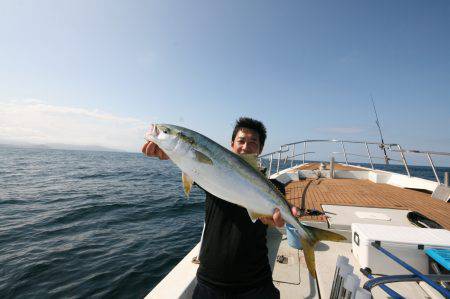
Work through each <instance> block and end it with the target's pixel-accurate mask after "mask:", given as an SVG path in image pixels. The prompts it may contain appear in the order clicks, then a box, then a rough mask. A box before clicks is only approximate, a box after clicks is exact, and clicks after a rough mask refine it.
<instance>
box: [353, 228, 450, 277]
mask: <svg viewBox="0 0 450 299" xmlns="http://www.w3.org/2000/svg"><path fill="white" fill-rule="evenodd" d="M374 241H379V242H380V245H381V247H383V248H385V249H386V250H388V251H389V252H390V253H392V254H394V255H395V256H396V257H398V258H400V259H401V260H402V261H404V262H406V263H407V264H409V265H411V266H412V267H414V268H415V269H417V270H419V271H420V272H422V273H424V274H428V273H429V271H428V257H427V256H426V254H425V252H424V251H423V249H426V248H429V247H437V248H448V247H450V231H448V230H445V229H431V228H416V227H407V226H390V225H379V224H362V223H353V224H352V247H353V255H354V256H355V257H356V259H357V260H358V262H359V264H360V266H361V268H366V267H368V268H370V269H371V270H372V273H373V274H387V275H393V274H411V272H409V271H408V270H406V269H405V268H403V267H402V266H400V265H399V264H397V263H396V262H395V261H394V260H392V259H391V258H389V257H388V256H387V255H385V254H384V253H382V252H381V251H379V250H378V249H376V248H375V247H373V246H372V245H371V243H372V242H374Z"/></svg>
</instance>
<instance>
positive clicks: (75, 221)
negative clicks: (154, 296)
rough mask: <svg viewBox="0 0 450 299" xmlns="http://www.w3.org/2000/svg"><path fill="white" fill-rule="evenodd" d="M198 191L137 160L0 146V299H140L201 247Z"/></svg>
mask: <svg viewBox="0 0 450 299" xmlns="http://www.w3.org/2000/svg"><path fill="white" fill-rule="evenodd" d="M202 193H203V192H202V191H200V190H199V189H197V188H194V189H193V192H192V193H191V196H190V198H189V200H186V198H185V197H184V194H183V191H182V188H181V178H180V171H179V169H178V168H177V167H176V166H174V165H173V163H171V162H169V161H160V160H158V159H154V158H147V157H144V156H143V155H142V154H137V153H136V154H134V153H116V152H89V151H68V150H46V149H19V148H6V147H0V298H23V297H31V298H49V297H51V298H61V297H65V298H86V297H94V298H98V297H120V298H142V297H144V296H145V295H146V294H147V293H148V292H149V291H150V290H151V289H152V288H153V287H154V286H155V285H156V284H157V283H158V282H159V281H160V280H161V279H162V278H163V277H164V276H165V275H166V274H167V273H168V272H169V271H170V270H171V269H172V268H173V266H174V265H175V264H176V263H177V262H179V261H180V260H181V258H182V257H183V256H184V255H185V254H186V253H187V252H189V251H190V250H191V249H192V247H193V246H194V245H195V244H196V243H197V242H198V241H199V239H200V235H201V230H202V226H203V218H204V195H203V194H202Z"/></svg>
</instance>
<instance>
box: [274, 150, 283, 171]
mask: <svg viewBox="0 0 450 299" xmlns="http://www.w3.org/2000/svg"><path fill="white" fill-rule="evenodd" d="M282 150H283V147H282V146H280V151H279V152H278V161H277V172H276V173H278V171H280V160H281V151H282Z"/></svg>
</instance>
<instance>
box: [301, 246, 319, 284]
mask: <svg viewBox="0 0 450 299" xmlns="http://www.w3.org/2000/svg"><path fill="white" fill-rule="evenodd" d="M300 242H301V243H302V249H303V255H304V256H305V262H306V266H307V267H308V271H309V274H311V276H312V277H313V278H314V279H316V277H317V274H316V258H315V256H314V245H315V244H316V243H317V240H312V241H308V240H307V239H305V238H301V239H300Z"/></svg>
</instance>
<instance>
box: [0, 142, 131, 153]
mask: <svg viewBox="0 0 450 299" xmlns="http://www.w3.org/2000/svg"><path fill="white" fill-rule="evenodd" d="M0 147H7V148H33V149H57V150H77V151H97V152H123V153H126V152H127V151H124V150H120V149H114V148H109V147H105V146H100V145H73V144H65V143H45V144H38V143H27V142H15V141H3V140H0Z"/></svg>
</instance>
